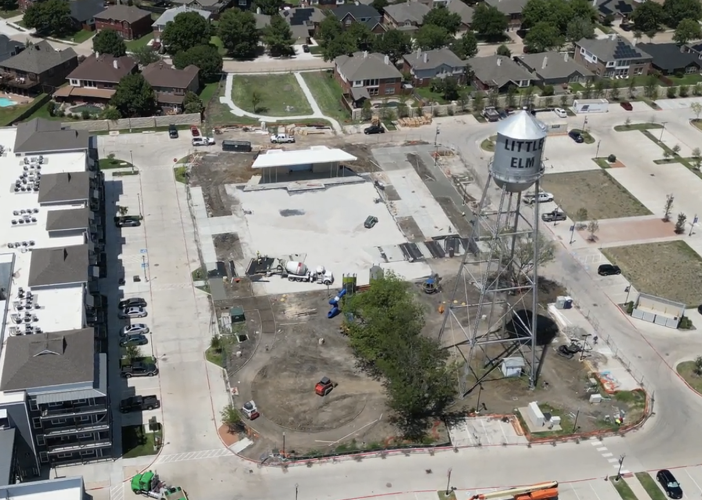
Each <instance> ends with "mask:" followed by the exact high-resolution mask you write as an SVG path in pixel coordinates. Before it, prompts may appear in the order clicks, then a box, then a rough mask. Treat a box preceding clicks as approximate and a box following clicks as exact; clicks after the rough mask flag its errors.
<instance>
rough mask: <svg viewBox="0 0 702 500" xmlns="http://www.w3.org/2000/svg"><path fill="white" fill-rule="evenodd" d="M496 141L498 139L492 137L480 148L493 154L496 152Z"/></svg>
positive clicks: (481, 144) (494, 136)
mask: <svg viewBox="0 0 702 500" xmlns="http://www.w3.org/2000/svg"><path fill="white" fill-rule="evenodd" d="M495 139H497V136H496V135H491V136H490V137H488V138H487V139H485V140H484V141H483V142H481V143H480V147H481V148H482V149H484V150H485V151H490V152H491V153H492V152H494V151H495Z"/></svg>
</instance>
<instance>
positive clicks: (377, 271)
mask: <svg viewBox="0 0 702 500" xmlns="http://www.w3.org/2000/svg"><path fill="white" fill-rule="evenodd" d="M384 275H385V273H384V271H383V268H382V267H380V266H378V265H375V266H373V267H371V268H370V282H371V283H373V282H374V281H375V280H381V279H383V276H384Z"/></svg>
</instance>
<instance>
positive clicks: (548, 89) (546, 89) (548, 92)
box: [541, 85, 553, 96]
mask: <svg viewBox="0 0 702 500" xmlns="http://www.w3.org/2000/svg"><path fill="white" fill-rule="evenodd" d="M541 95H542V96H550V95H553V85H544V88H543V89H541Z"/></svg>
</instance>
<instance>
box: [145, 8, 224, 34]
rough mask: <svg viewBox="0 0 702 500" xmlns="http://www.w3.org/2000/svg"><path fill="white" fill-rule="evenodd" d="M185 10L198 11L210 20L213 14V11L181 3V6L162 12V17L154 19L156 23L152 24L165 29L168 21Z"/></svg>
mask: <svg viewBox="0 0 702 500" xmlns="http://www.w3.org/2000/svg"><path fill="white" fill-rule="evenodd" d="M183 12H197V13H198V14H200V15H201V16H202V17H204V18H205V19H206V20H208V21H209V20H210V16H212V13H211V12H207V11H206V10H200V9H195V8H193V7H190V6H188V5H181V6H180V7H175V8H173V9H168V10H167V11H166V12H164V13H163V14H161V17H159V18H158V19H156V21H154V24H152V26H153V27H159V28H160V29H162V30H163V28H165V27H166V24H167V23H169V22H171V21H173V20H174V19H175V17H176V16H177V15H178V14H182V13H183Z"/></svg>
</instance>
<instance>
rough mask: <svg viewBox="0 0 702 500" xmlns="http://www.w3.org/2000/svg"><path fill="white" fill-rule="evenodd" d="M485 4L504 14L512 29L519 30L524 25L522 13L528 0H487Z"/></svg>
mask: <svg viewBox="0 0 702 500" xmlns="http://www.w3.org/2000/svg"><path fill="white" fill-rule="evenodd" d="M485 3H486V4H488V5H489V6H491V7H495V8H496V9H497V10H499V11H500V12H502V13H503V14H504V15H505V17H506V18H507V22H508V23H509V27H510V28H519V27H520V26H521V25H522V11H523V10H524V7H526V4H527V0H485Z"/></svg>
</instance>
